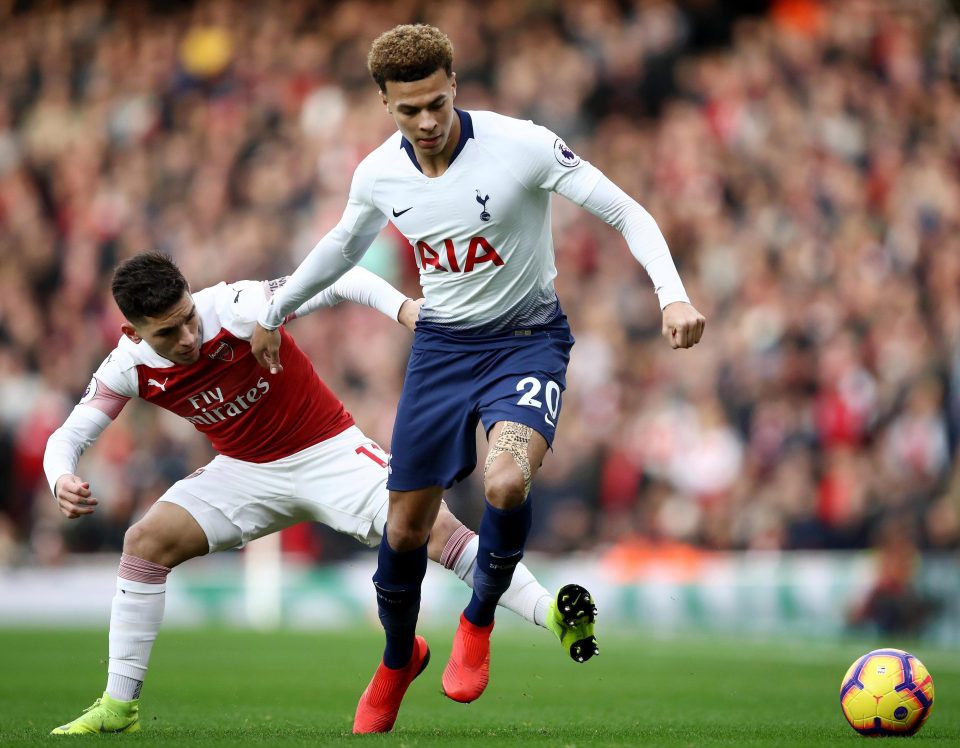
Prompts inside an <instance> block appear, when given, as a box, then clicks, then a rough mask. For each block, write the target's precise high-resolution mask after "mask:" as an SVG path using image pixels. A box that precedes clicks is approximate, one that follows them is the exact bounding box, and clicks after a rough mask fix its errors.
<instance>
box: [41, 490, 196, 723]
mask: <svg viewBox="0 0 960 748" xmlns="http://www.w3.org/2000/svg"><path fill="white" fill-rule="evenodd" d="M208 550H209V544H208V543H207V537H206V535H205V534H204V532H203V530H201V529H200V525H198V524H197V522H196V520H195V519H194V518H193V517H192V516H191V515H190V514H189V513H188V512H187V511H186V510H185V509H183V508H182V507H180V506H177V505H176V504H171V503H169V502H166V501H158V502H157V503H156V504H154V505H153V507H151V509H150V511H148V512H147V514H146V515H145V516H144V518H143V519H141V520H140V521H139V522H137V523H136V524H134V525H132V526H131V527H130V529H128V530H127V533H126V535H125V536H124V540H123V556H122V557H121V559H120V569H119V572H118V575H117V592H116V595H115V596H114V598H113V607H112V609H111V613H110V664H109V667H108V676H107V687H106V690H105V691H104V693H103V696H101V697H100V698H99V699H97V700H96V701H95V702H94V703H93V705H92V706H91V707H89V708H88V709H87V710H85V711H84V713H83V714H82V715H80V717H78V718H77V719H75V720H73V721H72V722H68V723H67V724H65V725H61V726H60V727H57V728H55V729H54V730H53V732H52V734H54V735H77V734H83V733H99V732H136V731H137V730H139V729H140V714H139V701H140V688H141V687H142V685H143V680H144V678H145V676H146V672H147V663H148V662H149V660H150V651H151V650H152V649H153V643H154V640H155V639H156V637H157V633H158V632H159V630H160V624H161V622H162V620H163V609H164V599H165V597H166V594H165V593H166V578H167V574H169V573H170V570H171V569H172V568H173V567H174V566H177V565H179V564H181V563H183V562H184V561H186V560H188V559H191V558H194V557H195V556H202V555H204V554H206V553H207V551H208Z"/></svg>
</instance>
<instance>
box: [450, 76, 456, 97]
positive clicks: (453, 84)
mask: <svg viewBox="0 0 960 748" xmlns="http://www.w3.org/2000/svg"><path fill="white" fill-rule="evenodd" d="M450 90H451V91H452V92H453V94H452V96H453V98H457V74H456V73H450Z"/></svg>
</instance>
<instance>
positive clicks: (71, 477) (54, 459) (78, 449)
mask: <svg viewBox="0 0 960 748" xmlns="http://www.w3.org/2000/svg"><path fill="white" fill-rule="evenodd" d="M121 400H122V399H117V401H116V402H117V403H120V401H121ZM114 407H116V405H115V406H114ZM119 407H122V404H119ZM117 411H118V412H119V408H117ZM112 420H113V419H112V418H111V417H110V415H108V414H107V413H104V412H103V411H101V410H99V409H97V408H96V407H93V406H90V405H83V404H81V405H77V406H76V407H74V409H73V411H72V412H71V413H70V415H69V416H68V417H67V420H66V421H64V423H63V425H62V426H61V427H60V428H58V429H57V430H56V431H54V432H53V433H52V434H51V435H50V438H49V439H48V440H47V446H46V449H45V450H44V453H43V471H44V473H45V474H46V476H47V481H48V482H49V484H50V489H51V490H52V491H53V496H54V498H55V499H56V502H57V506H58V507H59V509H60V512H61V513H62V514H63V515H64V516H65V517H69V518H70V519H76V518H77V517H81V516H83V515H84V514H92V513H93V510H94V508H95V507H96V506H97V504H98V503H99V502H98V501H97V499H96V497H95V496H94V495H93V493H92V492H91V490H90V484H89V483H87V482H86V481H85V480H83V479H82V478H81V477H79V476H78V475H77V474H76V469H77V462H78V461H79V460H80V455H82V454H83V452H84V451H85V450H86V449H87V447H89V446H90V445H91V444H93V442H95V441H96V440H97V438H98V437H99V436H100V434H102V433H103V430H104V429H105V428H106V427H107V426H108V425H109V424H110V423H111V422H112Z"/></svg>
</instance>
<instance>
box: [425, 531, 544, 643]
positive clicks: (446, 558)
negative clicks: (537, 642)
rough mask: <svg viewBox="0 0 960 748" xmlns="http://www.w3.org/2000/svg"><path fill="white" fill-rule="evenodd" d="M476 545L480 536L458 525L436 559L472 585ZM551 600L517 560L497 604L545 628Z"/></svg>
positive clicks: (541, 586) (529, 572) (528, 570)
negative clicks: (505, 588)
mask: <svg viewBox="0 0 960 748" xmlns="http://www.w3.org/2000/svg"><path fill="white" fill-rule="evenodd" d="M479 546H480V538H479V537H478V536H477V534H476V533H475V532H474V531H473V530H470V529H468V528H466V527H463V526H461V527H458V528H457V529H456V530H455V531H454V533H453V534H452V535H451V536H450V539H449V540H448V541H447V543H446V545H445V546H444V547H443V552H442V553H441V554H440V563H441V564H443V565H444V566H445V567H446V568H448V569H450V570H451V571H453V573H454V574H456V575H457V576H458V577H460V579H462V580H463V581H464V582H466V584H467V586H468V587H470V588H471V589H472V588H473V567H474V565H475V564H476V561H477V548H478V547H479ZM551 600H553V597H552V596H551V595H550V593H549V592H547V591H546V589H544V587H543V585H541V584H540V583H539V582H538V581H537V578H536V577H535V576H533V574H532V573H531V571H530V569H528V568H527V567H526V566H525V565H524V564H523V563H522V562H521V563H519V564H517V567H516V569H514V571H513V579H511V580H510V587H509V588H508V589H507V591H506V592H504V593H503V595H502V596H501V598H500V603H499V604H500V605H501V606H502V607H504V608H506V609H507V610H512V611H513V612H514V613H516V614H517V615H518V616H520V617H522V618H525V619H526V620H528V621H530V623H533V624H535V625H537V626H543V627H544V628H546V626H545V625H544V622H545V621H546V618H547V616H546V612H547V607H548V606H549V605H550V602H551Z"/></svg>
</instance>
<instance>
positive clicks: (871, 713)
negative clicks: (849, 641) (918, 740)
mask: <svg viewBox="0 0 960 748" xmlns="http://www.w3.org/2000/svg"><path fill="white" fill-rule="evenodd" d="M840 709H842V710H843V716H844V717H846V718H847V722H849V723H850V726H851V727H852V728H853V729H854V730H856V731H857V732H859V733H860V734H861V735H913V734H914V733H915V732H916V731H917V730H919V729H920V728H921V727H922V726H923V723H924V722H926V721H927V717H929V716H930V711H931V710H932V709H933V678H931V677H930V673H928V672H927V669H926V668H925V667H924V666H923V663H922V662H920V660H918V659H917V658H916V657H914V656H913V655H912V654H909V653H908V652H904V651H903V650H901V649H875V650H874V651H873V652H867V653H866V654H865V655H864V656H863V657H861V658H859V659H858V660H857V661H856V662H854V663H853V664H852V665H851V666H850V669H849V670H847V674H846V675H845V676H843V680H842V681H841V683H840Z"/></svg>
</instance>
